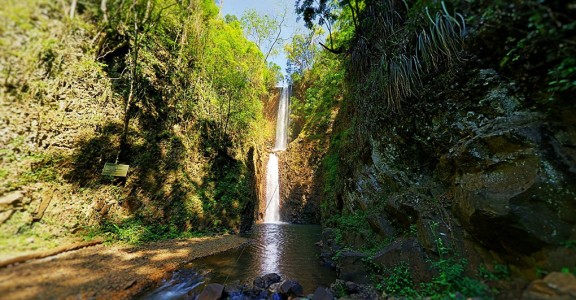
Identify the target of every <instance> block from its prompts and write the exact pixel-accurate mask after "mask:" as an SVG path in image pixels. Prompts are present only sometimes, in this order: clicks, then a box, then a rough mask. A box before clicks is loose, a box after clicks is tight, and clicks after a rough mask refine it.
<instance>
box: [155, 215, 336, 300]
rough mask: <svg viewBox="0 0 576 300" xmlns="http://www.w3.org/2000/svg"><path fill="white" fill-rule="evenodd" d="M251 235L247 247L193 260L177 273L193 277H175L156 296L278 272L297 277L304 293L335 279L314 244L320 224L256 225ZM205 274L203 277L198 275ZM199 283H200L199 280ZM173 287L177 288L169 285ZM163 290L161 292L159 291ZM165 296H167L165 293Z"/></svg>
mask: <svg viewBox="0 0 576 300" xmlns="http://www.w3.org/2000/svg"><path fill="white" fill-rule="evenodd" d="M249 237H250V238H251V239H252V242H251V243H250V244H248V245H246V246H245V247H242V248H239V249H233V250H230V251H226V252H222V253H219V254H216V255H213V256H209V257H205V258H200V259H197V260H194V261H192V262H191V263H190V264H189V265H188V266H187V267H186V268H185V269H183V270H180V271H179V273H178V276H180V277H182V276H183V275H184V274H190V275H185V276H192V277H194V276H196V277H194V280H193V283H192V282H189V283H188V284H183V282H186V281H187V280H185V279H183V278H180V279H176V280H175V279H174V278H173V279H172V280H173V281H174V282H175V284H170V281H166V282H164V283H163V285H162V286H161V287H159V288H158V289H157V290H156V291H154V292H153V294H154V295H156V296H154V297H150V298H153V299H168V298H169V299H178V298H179V297H178V296H177V297H164V296H168V295H180V294H182V293H181V292H182V291H183V290H182V288H181V287H182V286H184V287H187V289H188V291H189V290H191V287H194V288H195V289H194V291H197V290H198V289H201V288H202V287H203V286H204V284H207V283H211V282H213V283H221V284H232V283H241V284H248V285H251V284H252V281H253V280H254V279H255V278H256V277H258V276H262V275H266V274H268V273H277V274H279V275H280V276H281V277H282V278H283V279H295V280H297V281H298V282H299V283H300V284H301V285H302V287H303V288H304V293H305V294H308V293H313V292H314V290H315V289H316V287H318V286H330V284H331V283H333V282H334V280H335V279H336V274H335V272H334V270H332V269H330V268H328V267H325V266H323V265H322V264H321V263H320V258H319V255H320V249H319V247H318V246H317V245H315V244H316V243H317V242H318V241H320V239H321V227H320V226H317V225H296V224H284V223H277V224H257V225H255V226H254V229H253V231H252V233H250V235H249ZM198 274H202V275H201V276H197V275H198ZM198 282H200V283H201V284H198V285H197V283H198ZM171 286H173V287H174V288H170V287H171ZM160 289H162V292H161V293H158V292H159V290H160ZM163 295H164V296H163Z"/></svg>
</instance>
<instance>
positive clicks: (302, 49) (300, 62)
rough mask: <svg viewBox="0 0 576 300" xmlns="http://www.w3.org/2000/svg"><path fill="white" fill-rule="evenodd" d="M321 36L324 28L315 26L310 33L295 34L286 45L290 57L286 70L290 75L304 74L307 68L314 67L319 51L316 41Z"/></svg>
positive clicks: (287, 54)
mask: <svg viewBox="0 0 576 300" xmlns="http://www.w3.org/2000/svg"><path fill="white" fill-rule="evenodd" d="M321 36H322V28H320V27H315V28H314V29H313V30H311V31H310V32H309V33H308V34H295V35H294V36H293V37H292V43H288V44H286V45H285V46H284V51H285V52H286V56H287V58H288V61H287V66H286V72H287V73H288V74H289V76H292V75H293V74H299V75H302V74H303V73H304V71H305V70H308V69H310V68H311V67H312V65H313V64H314V59H315V57H316V56H317V54H318V51H319V49H318V47H317V46H316V43H317V42H318V40H319V38H320V37H321Z"/></svg>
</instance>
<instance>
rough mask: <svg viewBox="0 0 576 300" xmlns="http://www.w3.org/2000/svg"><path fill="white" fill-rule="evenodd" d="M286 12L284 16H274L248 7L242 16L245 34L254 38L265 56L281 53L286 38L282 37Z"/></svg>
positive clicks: (251, 38)
mask: <svg viewBox="0 0 576 300" xmlns="http://www.w3.org/2000/svg"><path fill="white" fill-rule="evenodd" d="M285 17H286V13H284V15H282V16H277V17H272V16H270V15H261V14H259V13H258V12H257V11H256V10H254V9H248V10H246V11H245V12H244V14H243V15H242V17H241V18H240V22H241V25H242V29H244V34H245V35H246V36H247V37H248V38H249V39H250V40H252V41H253V42H254V43H256V45H257V46H258V48H259V49H260V51H262V53H264V56H265V58H266V59H267V58H268V57H274V56H276V55H278V54H279V52H280V49H281V47H282V44H283V43H284V40H283V39H282V38H281V37H280V33H281V32H282V27H283V26H284V19H285Z"/></svg>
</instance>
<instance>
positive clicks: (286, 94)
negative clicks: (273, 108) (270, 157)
mask: <svg viewBox="0 0 576 300" xmlns="http://www.w3.org/2000/svg"><path fill="white" fill-rule="evenodd" d="M289 107H290V87H289V86H288V87H283V88H282V96H281V97H280V103H279V104H278V117H277V119H276V143H275V145H274V151H283V150H286V144H287V143H288V131H287V130H288V118H289V116H290V110H289Z"/></svg>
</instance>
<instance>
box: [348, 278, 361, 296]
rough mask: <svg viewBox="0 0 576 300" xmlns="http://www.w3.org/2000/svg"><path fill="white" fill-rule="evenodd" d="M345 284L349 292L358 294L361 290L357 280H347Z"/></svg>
mask: <svg viewBox="0 0 576 300" xmlns="http://www.w3.org/2000/svg"><path fill="white" fill-rule="evenodd" d="M344 285H345V287H346V292H348V294H356V293H358V292H359V291H360V286H359V285H358V284H357V283H355V282H352V281H346V283H345V284H344Z"/></svg>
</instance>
